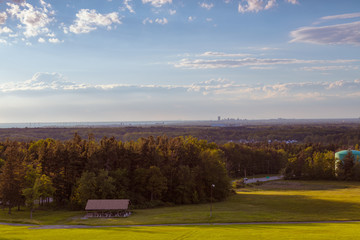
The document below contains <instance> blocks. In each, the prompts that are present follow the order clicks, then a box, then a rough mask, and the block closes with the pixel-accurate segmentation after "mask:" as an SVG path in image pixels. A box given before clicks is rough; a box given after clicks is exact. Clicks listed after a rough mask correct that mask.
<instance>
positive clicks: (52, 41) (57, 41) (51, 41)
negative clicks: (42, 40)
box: [49, 38, 61, 43]
mask: <svg viewBox="0 0 360 240" xmlns="http://www.w3.org/2000/svg"><path fill="white" fill-rule="evenodd" d="M60 42H61V41H60V40H59V39H57V38H49V43H60Z"/></svg>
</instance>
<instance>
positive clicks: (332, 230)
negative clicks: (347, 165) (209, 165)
mask: <svg viewBox="0 0 360 240" xmlns="http://www.w3.org/2000/svg"><path fill="white" fill-rule="evenodd" d="M0 233H1V234H0V239H1V240H6V239H8V240H9V239H18V240H21V239H27V240H35V239H36V240H41V239H52V240H60V239H61V240H63V239H67V240H72V239H77V240H82V239H107V240H111V239H129V240H136V239H157V240H162V239H164V240H165V239H166V240H172V239H174V240H175V239H176V240H180V239H184V240H185V239H197V240H201V239H206V240H211V239H246V240H255V239H256V240H259V239H261V240H267V239H276V240H281V239H293V240H300V239H311V240H318V239H322V240H325V239H326V240H328V239H338V240H341V239H359V238H360V223H341V224H339V223H331V224H296V225H275V224H271V225H225V226H182V227H180V226H176V227H120V228H94V229H31V228H29V227H14V226H2V225H0Z"/></svg>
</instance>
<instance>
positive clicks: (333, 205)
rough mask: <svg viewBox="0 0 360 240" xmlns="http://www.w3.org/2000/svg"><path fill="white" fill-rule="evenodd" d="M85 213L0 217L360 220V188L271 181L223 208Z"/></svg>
mask: <svg viewBox="0 0 360 240" xmlns="http://www.w3.org/2000/svg"><path fill="white" fill-rule="evenodd" d="M83 216H84V212H69V211H35V213H34V219H33V220H30V219H28V218H29V212H28V211H20V212H18V211H16V210H15V209H14V211H13V215H12V216H8V214H7V211H6V210H5V211H0V222H18V223H32V224H42V225H44V224H85V225H133V224H136V225H137V224H172V223H209V222H210V223H211V222H213V223H215V222H218V223H231V222H274V221H275V222H281V221H326V220H360V183H359V182H336V181H273V182H268V183H264V184H262V185H260V186H254V187H249V188H244V189H238V191H237V194H236V195H233V196H231V197H229V198H228V199H227V200H226V201H224V202H218V203H214V204H213V217H212V218H211V219H210V218H209V204H198V205H184V206H176V207H163V208H155V209H138V210H134V214H133V215H132V216H130V217H128V218H119V219H82V217H83Z"/></svg>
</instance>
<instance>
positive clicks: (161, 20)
mask: <svg viewBox="0 0 360 240" xmlns="http://www.w3.org/2000/svg"><path fill="white" fill-rule="evenodd" d="M142 23H143V24H144V25H145V24H148V23H150V24H152V23H157V24H160V25H165V24H167V23H168V20H167V19H166V18H162V19H161V18H156V19H155V20H152V19H150V18H145V19H144V20H143V21H142Z"/></svg>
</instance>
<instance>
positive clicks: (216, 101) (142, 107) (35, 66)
mask: <svg viewBox="0 0 360 240" xmlns="http://www.w3.org/2000/svg"><path fill="white" fill-rule="evenodd" d="M359 29H360V1H358V0H344V1H337V0H317V1H311V0H199V1H193V0H107V1H95V0H77V1H74V0H64V1H55V0H16V1H15V0H12V1H10V0H4V1H0V123H9V122H19V123H26V122H100V121H169V120H217V119H218V116H224V117H226V118H235V119H236V118H240V119H271V118H291V119H294V118H299V119H310V118H358V117H360V111H359V106H360V57H359V56H360V32H359Z"/></svg>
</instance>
